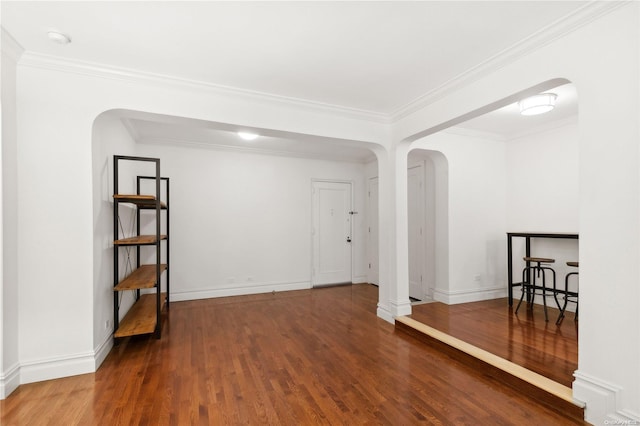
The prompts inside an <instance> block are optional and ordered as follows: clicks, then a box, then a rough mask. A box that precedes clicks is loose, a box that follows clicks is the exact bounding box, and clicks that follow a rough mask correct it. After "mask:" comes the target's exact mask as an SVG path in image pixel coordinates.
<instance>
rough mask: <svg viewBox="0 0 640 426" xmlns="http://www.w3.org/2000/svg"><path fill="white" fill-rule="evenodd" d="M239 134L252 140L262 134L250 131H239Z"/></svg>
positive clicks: (245, 138)
mask: <svg viewBox="0 0 640 426" xmlns="http://www.w3.org/2000/svg"><path fill="white" fill-rule="evenodd" d="M238 136H240V137H241V138H242V139H244V140H245V141H252V140H254V139H255V138H257V137H258V136H260V135H258V134H255V133H249V132H238Z"/></svg>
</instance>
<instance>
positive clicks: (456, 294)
mask: <svg viewBox="0 0 640 426" xmlns="http://www.w3.org/2000/svg"><path fill="white" fill-rule="evenodd" d="M501 297H507V289H506V287H505V286H502V285H501V286H495V287H483V288H476V289H470V290H455V291H447V290H441V289H438V288H436V289H434V291H433V300H435V301H437V302H442V303H446V304H447V305H455V304H458V303H469V302H480V301H482V300H490V299H499V298H501Z"/></svg>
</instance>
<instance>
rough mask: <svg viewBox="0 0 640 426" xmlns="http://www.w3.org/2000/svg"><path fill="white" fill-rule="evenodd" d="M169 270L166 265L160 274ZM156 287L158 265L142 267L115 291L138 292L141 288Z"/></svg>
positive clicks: (162, 265) (124, 280)
mask: <svg viewBox="0 0 640 426" xmlns="http://www.w3.org/2000/svg"><path fill="white" fill-rule="evenodd" d="M166 269H167V265H166V264H164V263H163V264H161V265H160V273H162V272H164V271H165V270H166ZM155 285H156V265H140V267H139V268H138V269H136V270H135V271H133V272H132V273H131V274H129V276H128V277H127V278H125V279H123V280H122V281H120V283H118V285H117V286H115V287H114V290H115V291H124V290H137V289H140V288H152V287H155Z"/></svg>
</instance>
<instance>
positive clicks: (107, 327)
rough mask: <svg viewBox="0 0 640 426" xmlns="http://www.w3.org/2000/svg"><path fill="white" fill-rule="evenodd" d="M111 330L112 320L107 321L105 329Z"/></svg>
mask: <svg viewBox="0 0 640 426" xmlns="http://www.w3.org/2000/svg"><path fill="white" fill-rule="evenodd" d="M110 328H111V320H106V321H105V322H104V329H105V330H109V329H110Z"/></svg>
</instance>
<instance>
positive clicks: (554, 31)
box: [389, 0, 632, 123]
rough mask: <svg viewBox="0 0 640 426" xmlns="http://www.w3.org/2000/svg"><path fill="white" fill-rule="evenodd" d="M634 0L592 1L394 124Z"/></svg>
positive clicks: (425, 99)
mask: <svg viewBox="0 0 640 426" xmlns="http://www.w3.org/2000/svg"><path fill="white" fill-rule="evenodd" d="M631 2H632V0H624V1H590V2H588V3H587V4H585V5H584V6H582V7H580V8H578V9H576V10H575V11H573V12H572V13H570V14H568V15H566V16H564V17H562V18H560V19H557V20H555V21H554V22H552V23H551V24H549V25H547V26H545V27H543V28H542V29H540V30H538V31H537V32H535V33H534V34H532V35H530V36H529V37H526V38H524V39H523V40H520V41H519V42H517V43H515V44H513V45H512V46H510V47H508V48H506V49H504V50H502V51H500V52H498V53H496V54H495V55H493V56H492V57H490V58H489V59H487V60H485V61H483V62H481V63H479V64H478V65H476V66H474V67H472V68H470V69H468V70H467V71H465V72H463V73H461V74H459V75H457V76H456V77H454V78H452V79H451V80H449V81H447V82H446V83H444V84H442V85H440V86H438V87H436V88H435V89H433V90H431V91H429V92H427V93H425V94H423V95H421V96H419V97H417V98H416V99H414V100H413V101H411V102H409V103H408V104H406V105H404V106H402V107H400V108H398V109H397V110H396V111H394V112H392V113H391V114H390V115H389V121H390V122H391V123H395V122H397V121H398V120H401V119H402V118H404V117H406V116H408V115H410V114H412V113H414V112H416V111H418V110H420V109H422V108H424V107H426V106H427V105H429V104H432V103H434V102H436V101H437V100H439V99H441V98H443V97H445V96H447V95H448V94H450V93H451V92H453V91H455V90H458V89H459V88H461V87H464V86H466V85H469V84H471V83H473V82H474V81H476V80H479V79H480V78H482V77H485V76H487V75H488V74H490V73H492V72H494V71H496V70H498V69H500V68H502V67H504V66H506V65H507V64H509V63H511V62H515V61H516V60H518V59H520V58H522V57H524V56H527V55H529V54H531V53H532V52H534V51H536V50H538V49H540V48H542V47H543V46H545V45H547V44H549V43H552V42H553V41H555V40H558V39H560V38H562V37H564V36H566V35H567V34H569V33H571V32H573V31H576V30H577V29H579V28H581V27H583V26H584V25H587V24H589V23H590V22H593V21H595V20H596V19H598V18H600V17H602V16H604V15H606V14H608V13H610V12H612V11H614V10H616V9H618V8H620V7H622V6H623V5H625V4H627V3H631Z"/></svg>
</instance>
